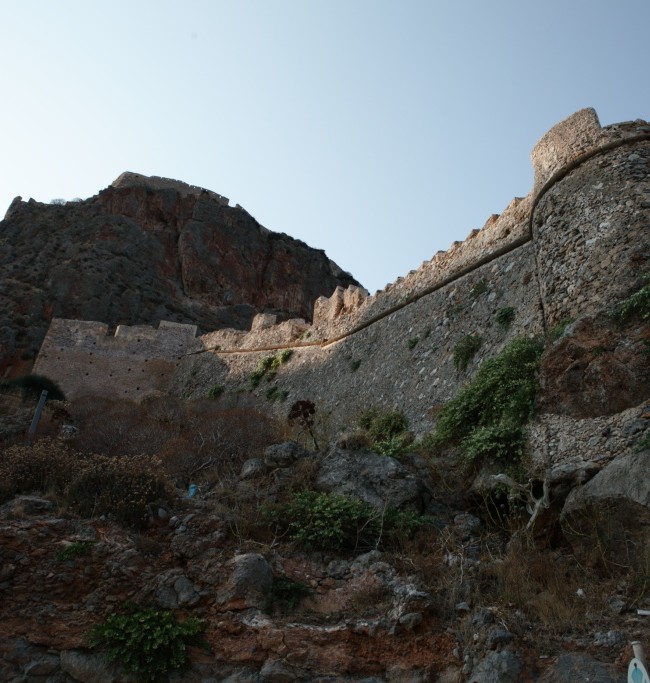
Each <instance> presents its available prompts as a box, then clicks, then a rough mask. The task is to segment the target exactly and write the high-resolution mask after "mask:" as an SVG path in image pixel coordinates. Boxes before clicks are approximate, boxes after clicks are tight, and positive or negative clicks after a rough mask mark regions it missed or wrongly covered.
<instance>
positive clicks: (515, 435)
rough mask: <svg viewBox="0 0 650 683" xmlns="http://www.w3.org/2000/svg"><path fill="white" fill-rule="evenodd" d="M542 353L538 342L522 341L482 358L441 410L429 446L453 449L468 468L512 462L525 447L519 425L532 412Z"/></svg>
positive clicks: (528, 417) (518, 340)
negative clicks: (472, 375) (470, 375)
mask: <svg viewBox="0 0 650 683" xmlns="http://www.w3.org/2000/svg"><path fill="white" fill-rule="evenodd" d="M541 353H542V346H541V344H540V343H538V342H537V341H533V340H531V339H527V338H523V337H522V338H517V339H514V340H513V341H512V342H510V344H508V346H506V348H505V349H504V350H503V351H502V352H501V353H500V354H499V355H498V356H496V357H494V358H490V359H488V360H486V361H485V362H484V363H483V365H482V366H481V367H480V368H479V369H478V370H477V372H476V374H475V375H474V377H473V379H472V381H471V383H470V384H469V385H468V386H466V387H464V388H463V389H461V390H460V392H459V393H458V395H457V396H456V397H455V398H453V399H452V400H451V401H449V402H448V403H447V404H445V406H444V407H443V409H442V412H441V413H440V417H439V419H438V422H437V424H436V427H435V431H434V434H433V439H434V442H435V443H436V444H437V445H439V446H440V445H447V444H449V445H458V446H459V448H460V453H461V456H462V458H463V460H464V461H465V463H466V464H467V465H471V464H479V463H480V462H482V461H484V460H486V459H490V460H501V461H505V462H512V461H517V460H518V459H519V458H520V457H521V455H522V454H523V449H524V431H523V427H524V425H525V424H526V422H527V421H528V420H529V419H530V418H531V417H532V416H533V414H534V410H535V392H536V390H537V371H538V368H539V361H540V357H541Z"/></svg>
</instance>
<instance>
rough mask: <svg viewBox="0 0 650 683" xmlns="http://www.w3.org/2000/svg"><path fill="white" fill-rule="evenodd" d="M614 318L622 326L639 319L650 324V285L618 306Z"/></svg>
mask: <svg viewBox="0 0 650 683" xmlns="http://www.w3.org/2000/svg"><path fill="white" fill-rule="evenodd" d="M613 318H614V320H615V321H616V322H618V323H619V324H620V325H623V324H625V323H627V322H628V321H630V320H632V319H634V318H639V319H640V320H644V321H646V322H650V283H649V284H647V285H646V286H645V287H642V288H641V289H640V290H639V291H638V292H635V293H634V294H632V296H629V297H628V298H627V299H624V300H623V301H621V302H620V303H619V304H618V306H616V308H615V310H614V313H613Z"/></svg>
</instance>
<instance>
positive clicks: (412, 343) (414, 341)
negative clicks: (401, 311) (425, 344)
mask: <svg viewBox="0 0 650 683" xmlns="http://www.w3.org/2000/svg"><path fill="white" fill-rule="evenodd" d="M419 341H420V337H413V338H412V339H407V340H406V348H407V349H408V350H409V351H412V350H413V349H414V348H415V347H416V346H417V345H418V342H419Z"/></svg>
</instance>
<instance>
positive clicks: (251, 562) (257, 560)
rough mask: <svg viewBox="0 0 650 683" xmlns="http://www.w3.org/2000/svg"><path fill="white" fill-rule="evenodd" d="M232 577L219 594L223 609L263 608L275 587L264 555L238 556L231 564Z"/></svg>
mask: <svg viewBox="0 0 650 683" xmlns="http://www.w3.org/2000/svg"><path fill="white" fill-rule="evenodd" d="M229 565H230V576H229V578H228V580H227V581H226V583H225V584H224V585H223V586H222V587H221V588H220V590H219V592H218V594H217V603H218V604H219V605H220V606H221V608H222V609H245V608H247V607H261V606H262V605H263V604H264V602H265V600H266V594H267V593H268V591H269V590H270V588H271V586H272V585H273V570H272V569H271V565H269V563H268V562H267V561H266V560H265V559H264V557H263V556H262V555H259V554H257V553H245V554H243V555H236V556H235V557H234V558H233V559H232V560H231V561H230V563H229Z"/></svg>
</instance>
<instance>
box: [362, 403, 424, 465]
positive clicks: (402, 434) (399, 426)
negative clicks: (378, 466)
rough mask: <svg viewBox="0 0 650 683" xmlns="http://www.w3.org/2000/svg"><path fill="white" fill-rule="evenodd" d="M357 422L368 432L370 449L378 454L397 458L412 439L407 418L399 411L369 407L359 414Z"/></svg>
mask: <svg viewBox="0 0 650 683" xmlns="http://www.w3.org/2000/svg"><path fill="white" fill-rule="evenodd" d="M358 423H359V426H360V427H361V428H362V429H365V430H366V432H368V436H369V437H370V449H371V450H373V451H375V453H379V454H380V455H388V456H390V457H392V458H399V457H400V455H401V454H402V453H403V452H404V449H405V448H406V447H407V446H408V445H409V444H410V443H411V442H412V441H413V436H412V434H411V433H410V432H409V431H408V429H409V423H408V419H407V418H406V416H405V415H404V413H402V412H400V411H394V412H382V411H381V410H380V409H379V408H377V407H374V408H370V409H369V410H366V411H365V412H364V413H362V414H361V415H360V417H359V420H358Z"/></svg>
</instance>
